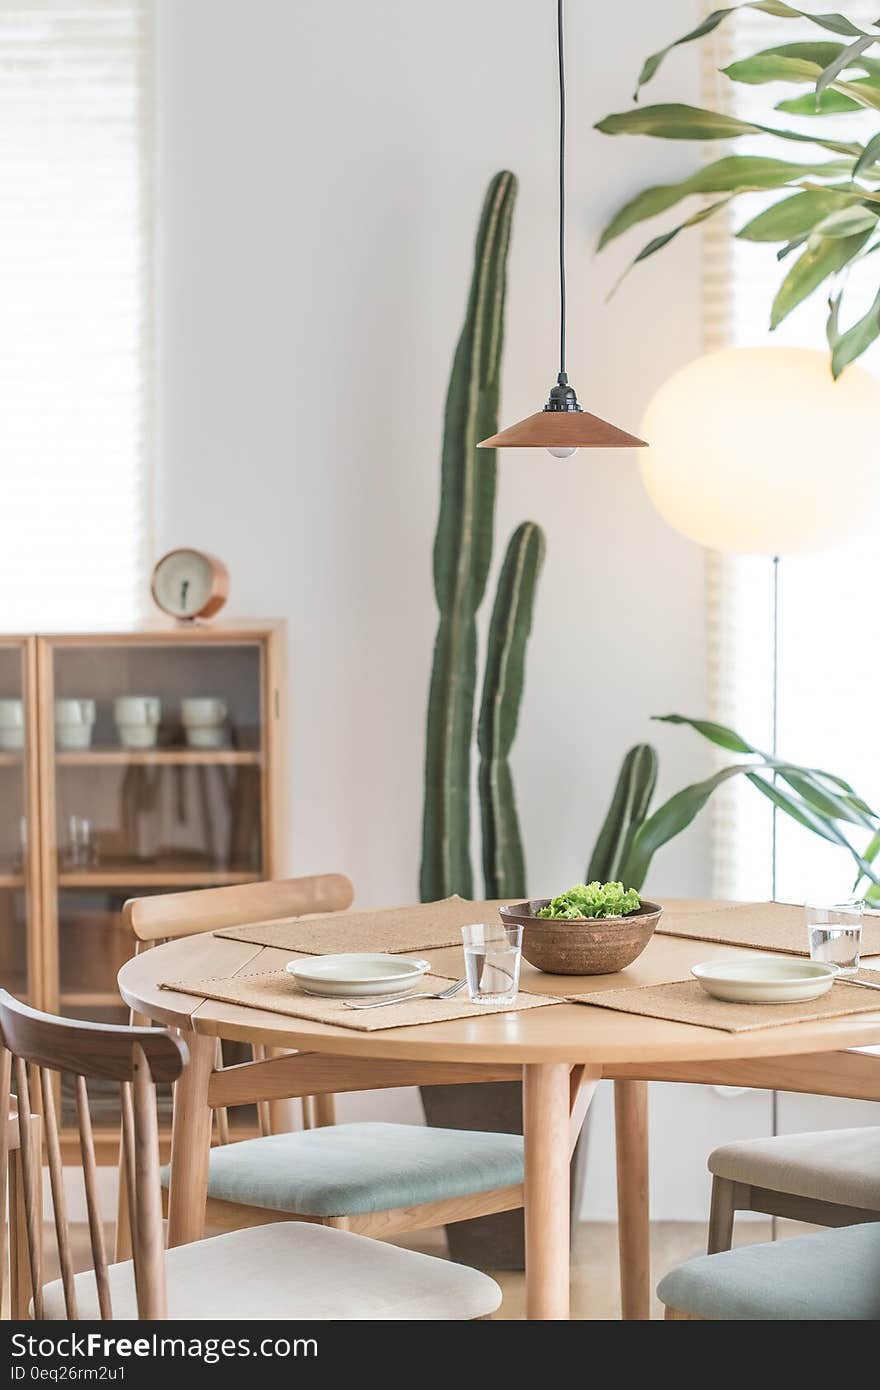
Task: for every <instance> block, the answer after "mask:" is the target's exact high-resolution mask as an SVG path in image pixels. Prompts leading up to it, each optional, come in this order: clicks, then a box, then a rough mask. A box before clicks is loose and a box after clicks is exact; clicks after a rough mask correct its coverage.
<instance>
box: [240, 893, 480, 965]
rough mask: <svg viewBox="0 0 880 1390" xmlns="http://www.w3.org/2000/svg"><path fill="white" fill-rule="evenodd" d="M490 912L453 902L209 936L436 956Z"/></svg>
mask: <svg viewBox="0 0 880 1390" xmlns="http://www.w3.org/2000/svg"><path fill="white" fill-rule="evenodd" d="M494 907H495V905H494V904H487V903H474V902H471V901H469V899H467V898H459V897H453V898H443V899H442V900H441V901H440V902H436V903H418V904H417V905H416V906H414V907H413V906H409V907H382V908H376V909H374V910H372V911H369V912H324V913H311V914H310V915H309V916H308V917H288V918H284V919H279V920H277V921H274V922H254V923H251V925H250V926H244V927H224V928H223V930H222V931H217V932H215V933H214V935H215V936H225V937H228V938H229V939H230V940H232V941H248V942H250V943H251V944H252V945H254V946H279V947H280V948H281V949H282V950H284V951H299V952H300V953H301V954H302V955H306V956H321V955H335V954H336V953H337V952H338V951H389V952H393V953H394V954H398V953H400V952H401V951H432V950H433V951H437V950H440V948H441V947H443V946H460V945H461V929H462V927H467V926H469V925H470V924H471V923H472V922H480V921H482V920H483V919H484V918H486V913H487V910H489V909H494ZM495 915H497V914H495V913H494V912H493V916H495ZM488 920H492V919H491V918H489V919H488Z"/></svg>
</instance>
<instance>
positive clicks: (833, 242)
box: [770, 232, 868, 328]
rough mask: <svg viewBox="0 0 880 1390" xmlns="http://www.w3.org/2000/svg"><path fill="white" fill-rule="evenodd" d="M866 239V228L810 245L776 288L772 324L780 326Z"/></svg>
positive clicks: (774, 326)
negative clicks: (852, 233)
mask: <svg viewBox="0 0 880 1390" xmlns="http://www.w3.org/2000/svg"><path fill="white" fill-rule="evenodd" d="M867 239H868V233H867V232H859V233H858V235H857V236H850V237H829V238H828V239H827V240H826V239H824V238H823V239H822V241H821V242H820V244H819V245H818V246H816V247H813V246H808V247H807V249H806V251H804V252H802V253H801V255H800V256H799V257H798V259H797V260H796V261H795V263H794V265H793V266H792V268H791V270H790V271H789V272H788V274H787V275H786V277H785V279H784V280H783V282H782V284H781V285H780V286H779V289H778V290H777V291H776V297H775V299H774V300H773V305H772V307H771V310H770V327H771V328H777V327H778V326H779V324H780V323H782V320H783V319H784V318H786V317H787V316H788V315H789V314H790V313H791V311H792V309H796V308H797V306H798V305H799V304H800V303H802V301H803V300H805V299H806V298H807V296H808V295H811V294H812V293H813V291H814V290H815V289H818V287H819V286H820V285H821V284H822V282H823V280H827V279H828V277H829V276H830V275H836V274H837V272H838V271H840V270H842V269H843V267H844V266H845V265H847V264H848V263H849V261H851V260H852V258H853V256H854V255H855V254H856V252H857V251H858V250H859V249H860V248H861V247H862V246H864V244H865V242H866V241H867Z"/></svg>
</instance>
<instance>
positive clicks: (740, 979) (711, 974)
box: [691, 956, 837, 1004]
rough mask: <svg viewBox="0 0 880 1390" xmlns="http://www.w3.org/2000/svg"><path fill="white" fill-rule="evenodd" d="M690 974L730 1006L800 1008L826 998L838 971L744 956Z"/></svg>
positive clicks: (781, 959)
mask: <svg viewBox="0 0 880 1390" xmlns="http://www.w3.org/2000/svg"><path fill="white" fill-rule="evenodd" d="M691 974H692V975H693V976H694V978H695V979H697V980H699V982H700V984H701V985H702V986H703V989H704V990H705V991H706V993H707V994H711V995H713V996H714V998H716V999H724V1000H725V1001H726V1002H727V1003H729V1004H797V1003H799V1002H801V1001H802V1000H805V999H818V998H819V996H820V995H821V994H827V992H828V990H829V989H830V988H831V986H832V984H833V983H834V977H835V975H836V974H837V969H836V967H835V966H833V965H825V964H824V963H823V962H822V961H818V960H803V959H799V958H798V957H796V956H742V957H740V958H739V959H736V958H733V957H731V958H728V959H727V960H709V961H705V962H704V963H703V964H702V965H695V966H694V967H693V968H692V970H691Z"/></svg>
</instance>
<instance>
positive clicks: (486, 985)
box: [461, 923, 522, 1004]
mask: <svg viewBox="0 0 880 1390" xmlns="http://www.w3.org/2000/svg"><path fill="white" fill-rule="evenodd" d="M461 930H462V937H463V940H464V965H465V974H466V975H467V984H468V996H469V998H470V1000H471V1002H472V1003H474V1004H507V1003H509V1002H510V1001H511V1000H512V999H515V998H516V995H517V991H518V990H519V967H520V961H521V959H522V927H518V926H517V927H514V926H502V925H498V926H496V925H494V924H493V925H491V926H488V925H485V924H483V923H475V924H474V925H473V926H469V927H462V929H461Z"/></svg>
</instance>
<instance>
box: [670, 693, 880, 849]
mask: <svg viewBox="0 0 880 1390" xmlns="http://www.w3.org/2000/svg"><path fill="white" fill-rule="evenodd" d="M652 718H653V719H654V720H656V722H657V723H660V724H678V725H685V726H686V727H687V728H690V729H693V730H694V731H695V732H696V733H698V734H702V736H703V738H706V739H708V740H709V742H710V743H714V744H715V745H716V747H718V748H724V749H725V750H726V751H727V752H729V753H751V754H753V755H754V756H755V757H756V758H760V759H761V761H762V762H763V764H764V765H765V766H766V767H769V768H771V769H773V770H774V771H777V772H778V773H779V775H780V776H782V777H785V778H788V776H789V774H792V775H794V776H796V777H797V778H798V779H800V780H802V781H806V782H808V783H809V784H810V791H811V794H812V793H813V792H815V793H816V796H817V803H816V804H817V807H818V802H819V799H823V798H824V801H823V804H824V807H825V809H826V811H827V812H828V813H829V814H834V815H836V816H837V817H838V819H840V820H847V821H853V822H854V823H857V824H861V825H865V826H873V825H874V824H875V823H876V822H877V820H878V819H880V817H878V816H877V814H876V812H874V811H872V810H871V808H870V806H868V805H867V803H866V802H864V801H862V799H861V797H858V796H856V794H855V792H854V791H853V788H852V787H851V786H850V784H849V782H847V781H845V780H844V778H843V777H838V776H837V775H836V774H835V773H832V772H823V771H822V770H821V769H820V768H815V767H803V766H801V765H800V764H798V763H790V762H787V761H782V760H781V759H774V758H771V757H770V756H769V754H767V753H765V752H763V751H762V749H760V748H758V747H757V746H756V745H755V744H753V743H749V741H748V740H747V739H745V738H743V736H742V734H738V733H737V732H736V730H735V729H730V728H728V727H727V725H726V724H717V723H715V722H714V721H713V720H710V719H693V718H691V717H689V716H688V715H684V714H663V715H658V714H655V715H653V716H652ZM822 782H830V783H831V785H832V787H836V788H837V790H838V791H842V792H843V793H844V795H843V796H842V797H837V796H836V795H834V794H831V795H829V794H828V792H827V790H826V789H823V787H822V785H821V784H822ZM805 794H806V793H805Z"/></svg>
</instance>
